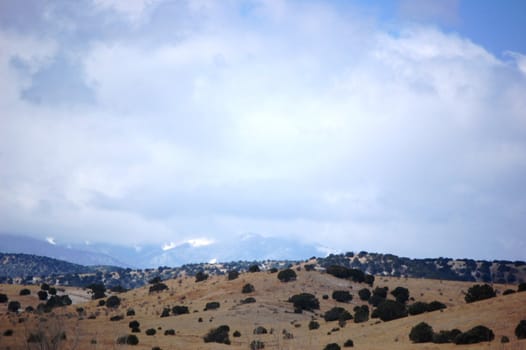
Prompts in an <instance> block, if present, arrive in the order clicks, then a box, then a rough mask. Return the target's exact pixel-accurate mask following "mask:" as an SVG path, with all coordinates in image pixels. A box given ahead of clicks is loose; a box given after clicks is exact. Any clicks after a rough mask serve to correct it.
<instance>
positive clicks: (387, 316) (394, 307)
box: [372, 300, 407, 321]
mask: <svg viewBox="0 0 526 350" xmlns="http://www.w3.org/2000/svg"><path fill="white" fill-rule="evenodd" d="M406 316H407V310H406V308H405V305H404V304H401V303H399V302H397V301H393V300H385V301H383V302H382V303H381V304H380V305H378V307H377V308H376V309H375V310H374V311H373V314H372V317H379V318H380V319H381V320H382V321H391V320H396V319H397V318H402V317H406Z"/></svg>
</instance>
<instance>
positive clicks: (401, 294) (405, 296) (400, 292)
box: [391, 287, 409, 304]
mask: <svg viewBox="0 0 526 350" xmlns="http://www.w3.org/2000/svg"><path fill="white" fill-rule="evenodd" d="M391 295H392V296H394V297H395V299H396V301H397V302H399V303H402V304H405V303H406V302H407V300H409V289H407V288H404V287H396V288H395V289H394V290H393V291H392V292H391Z"/></svg>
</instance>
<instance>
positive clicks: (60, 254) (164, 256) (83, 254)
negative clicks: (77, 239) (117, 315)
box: [0, 234, 327, 268]
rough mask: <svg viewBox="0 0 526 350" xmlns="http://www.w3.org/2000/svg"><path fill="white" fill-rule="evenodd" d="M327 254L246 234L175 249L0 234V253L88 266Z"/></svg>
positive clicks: (295, 243)
mask: <svg viewBox="0 0 526 350" xmlns="http://www.w3.org/2000/svg"><path fill="white" fill-rule="evenodd" d="M326 251H327V249H326V248H324V247H320V246H315V245H309V244H304V243H301V242H298V241H295V240H291V239H285V238H276V237H263V236H260V235H257V234H246V235H243V236H240V237H237V238H235V239H230V240H225V241H219V242H212V241H206V240H205V241H198V240H194V241H192V240H190V241H187V242H184V243H181V244H178V245H175V244H166V245H164V246H156V245H144V246H141V247H130V246H125V245H122V246H121V245H111V244H102V243H92V244H74V243H68V242H55V241H54V240H52V239H48V240H39V239H36V238H32V237H27V236H19V235H10V234H0V253H23V254H33V255H39V256H47V257H50V258H55V259H60V260H64V261H68V262H71V263H75V264H80V265H87V266H93V265H111V266H120V267H131V268H153V267H159V266H170V267H174V266H181V265H184V264H189V263H201V262H215V261H222V262H226V261H238V260H244V261H254V260H258V261H262V260H302V259H305V258H306V257H311V256H321V255H323V256H325V255H326V253H325V252H326Z"/></svg>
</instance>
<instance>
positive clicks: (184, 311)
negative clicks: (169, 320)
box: [172, 305, 190, 316]
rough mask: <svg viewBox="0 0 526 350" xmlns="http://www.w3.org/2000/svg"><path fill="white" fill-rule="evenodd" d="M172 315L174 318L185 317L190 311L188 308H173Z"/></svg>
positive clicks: (179, 306) (177, 306)
mask: <svg viewBox="0 0 526 350" xmlns="http://www.w3.org/2000/svg"><path fill="white" fill-rule="evenodd" d="M172 313H173V314H174V316H177V315H184V314H189V313H190V310H188V306H182V305H176V306H174V307H173V308H172Z"/></svg>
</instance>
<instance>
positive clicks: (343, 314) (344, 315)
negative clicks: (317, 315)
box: [323, 307, 353, 322]
mask: <svg viewBox="0 0 526 350" xmlns="http://www.w3.org/2000/svg"><path fill="white" fill-rule="evenodd" d="M352 318H353V317H352V315H351V314H350V313H349V311H347V310H345V309H344V308H343V307H333V308H332V309H330V310H329V311H327V312H325V314H324V315H323V319H324V320H325V321H326V322H331V321H340V320H341V321H347V320H352Z"/></svg>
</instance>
